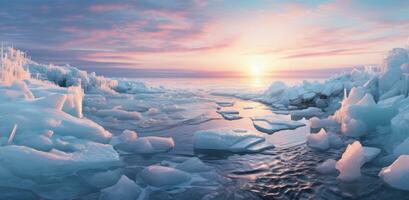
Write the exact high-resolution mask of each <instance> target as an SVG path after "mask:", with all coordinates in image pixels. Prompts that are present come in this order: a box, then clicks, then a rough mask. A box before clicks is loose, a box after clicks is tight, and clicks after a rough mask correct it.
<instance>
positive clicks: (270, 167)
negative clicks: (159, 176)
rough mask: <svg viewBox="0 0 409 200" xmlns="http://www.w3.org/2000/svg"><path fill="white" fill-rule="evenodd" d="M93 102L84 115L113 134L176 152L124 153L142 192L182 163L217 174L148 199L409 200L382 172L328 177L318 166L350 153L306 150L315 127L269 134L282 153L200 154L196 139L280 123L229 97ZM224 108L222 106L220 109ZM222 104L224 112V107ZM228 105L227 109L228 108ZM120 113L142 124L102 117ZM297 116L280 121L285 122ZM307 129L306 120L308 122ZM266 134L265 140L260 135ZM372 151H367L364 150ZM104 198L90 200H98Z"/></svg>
mask: <svg viewBox="0 0 409 200" xmlns="http://www.w3.org/2000/svg"><path fill="white" fill-rule="evenodd" d="M98 98H101V97H99V96H86V97H85V102H87V99H88V102H92V103H88V104H87V103H85V107H88V109H85V115H86V116H87V117H88V118H90V119H92V120H94V121H96V122H97V123H99V124H101V125H102V126H104V127H105V128H106V129H108V130H110V131H111V132H112V133H114V134H120V133H121V132H122V131H123V130H124V129H129V130H135V131H136V132H137V133H138V137H144V136H168V137H172V138H173V140H174V142H175V148H174V149H172V150H171V151H169V152H167V153H158V154H152V155H141V154H129V153H122V154H121V157H122V158H123V160H124V161H125V166H124V173H125V175H126V176H127V177H130V178H131V179H132V180H135V181H136V183H137V184H139V186H141V188H148V187H147V184H146V183H145V182H144V179H143V178H141V173H142V171H143V170H144V169H146V167H148V166H151V165H158V164H164V163H165V164H166V163H180V162H183V161H184V160H186V159H188V158H191V157H198V158H200V159H201V160H202V161H203V162H204V163H205V164H206V165H209V166H210V167H212V168H214V169H216V173H201V174H200V176H202V177H205V178H207V179H209V180H212V181H198V182H195V183H193V184H191V185H188V186H186V187H184V186H180V187H176V188H166V189H164V188H161V189H151V188H148V189H145V190H147V191H145V193H144V195H147V196H146V198H147V199H233V198H234V199H345V198H347V199H348V198H356V199H375V198H378V199H387V198H390V199H405V198H406V199H409V197H408V195H407V194H408V193H407V192H403V191H398V190H394V189H391V188H389V187H387V186H385V184H383V183H382V181H381V180H380V179H379V178H378V177H377V176H378V172H379V171H380V169H381V167H380V166H381V165H377V163H367V164H365V165H364V166H363V168H362V174H363V176H362V178H361V179H359V181H357V182H354V183H348V184H345V183H342V182H340V181H338V180H336V176H337V174H328V175H323V174H320V173H319V172H317V171H316V170H315V168H316V166H317V165H318V164H319V163H321V162H323V161H325V160H326V159H329V158H332V159H335V160H338V159H339V158H340V156H341V154H342V152H343V150H344V149H339V150H330V151H327V152H320V151H316V150H312V149H310V148H308V147H307V146H306V145H305V140H306V136H307V134H308V133H309V127H308V125H307V126H303V127H299V128H297V129H295V130H283V131H278V132H275V133H273V134H271V135H269V134H265V133H262V134H264V136H265V138H266V142H268V143H271V144H272V145H274V146H275V148H273V149H268V150H265V151H263V152H259V153H253V154H233V153H228V152H220V151H203V150H194V148H193V144H192V143H193V133H194V132H196V131H199V130H207V129H219V128H231V129H237V128H240V129H247V130H250V131H256V132H258V130H257V129H256V128H255V127H254V125H253V121H252V118H254V117H257V116H268V115H274V113H273V112H272V111H271V110H270V108H269V107H268V106H265V105H263V104H260V103H257V102H252V101H244V100H239V99H235V98H229V97H220V96H212V95H210V94H209V93H207V92H204V91H196V92H191V91H189V90H186V91H180V90H178V91H175V90H171V91H168V92H166V93H155V94H138V95H135V96H124V97H123V98H117V97H115V98H110V97H105V98H106V101H101V102H102V103H101V104H98V103H97V102H98V101H97V99H98ZM221 102H222V103H221ZM220 103H221V104H220ZM221 105H222V106H221ZM113 108H115V109H118V108H119V109H120V110H124V111H126V112H139V113H141V116H140V119H138V120H136V119H135V117H134V115H132V113H131V114H128V115H127V116H133V117H129V118H125V119H124V118H120V119H118V118H114V117H110V116H106V115H99V114H98V112H96V110H100V109H113ZM221 109H228V110H234V111H238V113H239V115H240V117H241V118H239V119H232V120H229V119H225V118H223V116H221V115H220V110H221ZM283 117H284V118H287V119H288V120H290V119H291V118H290V116H287V115H280V116H279V117H278V119H282V118H283ZM300 122H303V123H305V124H307V123H306V121H305V120H301V121H300ZM259 133H261V132H259ZM364 144H365V143H364ZM97 197H98V194H95V195H94V196H93V195H89V196H87V197H85V199H93V198H94V199H96V198H97Z"/></svg>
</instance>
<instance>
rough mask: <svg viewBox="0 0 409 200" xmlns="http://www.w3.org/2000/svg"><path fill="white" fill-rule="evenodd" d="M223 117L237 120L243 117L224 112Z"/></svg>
mask: <svg viewBox="0 0 409 200" xmlns="http://www.w3.org/2000/svg"><path fill="white" fill-rule="evenodd" d="M221 115H222V117H223V118H224V119H226V120H237V119H241V118H242V117H241V116H240V115H238V114H224V113H221Z"/></svg>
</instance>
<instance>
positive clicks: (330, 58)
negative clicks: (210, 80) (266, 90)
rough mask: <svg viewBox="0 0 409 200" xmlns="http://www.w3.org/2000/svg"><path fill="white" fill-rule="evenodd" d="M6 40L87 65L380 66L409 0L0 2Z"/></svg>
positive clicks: (404, 31) (246, 69)
mask: <svg viewBox="0 0 409 200" xmlns="http://www.w3.org/2000/svg"><path fill="white" fill-rule="evenodd" d="M0 5H1V6H0V41H4V42H6V43H8V44H13V45H14V46H16V47H18V48H20V49H23V50H25V51H27V52H28V53H29V55H31V57H32V58H33V59H34V60H36V61H39V62H45V63H55V64H71V65H74V66H78V67H80V68H83V69H96V70H98V69H104V70H105V71H106V70H109V69H115V68H131V69H132V68H135V69H136V68H137V69H149V70H154V71H156V70H160V69H163V70H164V71H169V70H173V71H176V72H177V70H180V71H186V70H192V71H203V72H211V73H214V72H216V73H217V72H220V73H222V72H232V71H233V72H237V73H251V72H252V71H256V70H258V71H259V70H262V71H263V72H272V73H274V72H275V73H278V72H280V71H288V70H290V71H291V70H306V69H323V68H325V69H327V68H339V67H350V66H355V65H361V64H372V63H379V62H380V61H381V60H382V57H383V55H384V53H385V52H386V51H387V50H389V49H390V48H393V47H402V46H405V45H407V43H408V40H409V31H408V30H409V1H380V0H361V1H351V0H344V1H321V0H312V1H284V0H276V1H267V0H264V1H245V0H238V1H233V0H228V1H222V0H213V1H202V0H192V1H177V0H162V1H147V0H133V1H126V0H119V1H113V0H99V1H97V0H89V1H81V0H65V1H64V0H41V1H40V0H15V1H9V0H0Z"/></svg>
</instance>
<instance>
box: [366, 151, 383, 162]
mask: <svg viewBox="0 0 409 200" xmlns="http://www.w3.org/2000/svg"><path fill="white" fill-rule="evenodd" d="M363 151H364V163H366V162H370V161H371V160H373V159H374V158H375V157H376V156H378V155H379V153H381V150H380V149H379V148H376V147H363Z"/></svg>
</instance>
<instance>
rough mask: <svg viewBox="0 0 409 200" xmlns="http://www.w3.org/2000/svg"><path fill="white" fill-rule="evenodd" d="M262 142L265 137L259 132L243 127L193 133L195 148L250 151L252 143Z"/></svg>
mask: <svg viewBox="0 0 409 200" xmlns="http://www.w3.org/2000/svg"><path fill="white" fill-rule="evenodd" d="M264 142H265V138H264V136H263V135H262V134H261V133H257V132H253V131H249V130H244V129H209V130H202V131H197V132H195V133H194V134H193V145H194V148H196V149H209V150H224V151H231V152H237V153H238V152H252V151H253V150H255V149H254V148H252V147H253V146H254V145H256V144H259V143H264ZM266 146H272V145H266ZM256 149H257V148H256Z"/></svg>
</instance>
